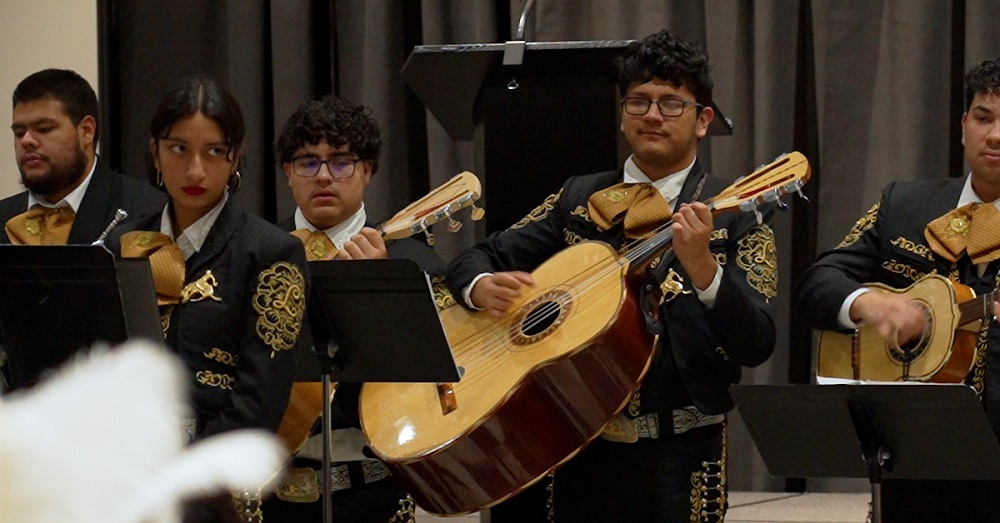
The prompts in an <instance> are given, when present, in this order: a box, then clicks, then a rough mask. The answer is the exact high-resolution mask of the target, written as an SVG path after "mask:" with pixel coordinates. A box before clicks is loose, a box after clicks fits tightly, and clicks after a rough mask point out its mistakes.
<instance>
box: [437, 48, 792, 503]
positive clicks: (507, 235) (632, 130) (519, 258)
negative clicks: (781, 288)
mask: <svg viewBox="0 0 1000 523" xmlns="http://www.w3.org/2000/svg"><path fill="white" fill-rule="evenodd" d="M709 68H710V67H709V62H708V58H707V57H706V56H705V54H704V52H703V51H702V49H701V48H700V47H698V46H696V45H693V44H691V43H689V42H686V41H683V40H680V39H678V38H676V37H674V36H673V35H671V34H669V33H668V32H666V31H662V32H660V33H657V34H654V35H651V36H649V37H647V38H645V39H643V40H642V41H641V42H637V43H635V44H633V45H632V46H631V47H630V48H629V49H628V51H627V52H626V54H625V56H624V58H623V60H622V61H621V63H620V66H619V80H618V84H619V89H620V94H621V96H622V98H621V101H620V108H621V126H620V129H621V132H622V133H623V134H624V135H625V138H626V140H627V141H628V143H629V145H630V146H631V149H632V155H631V156H629V157H628V159H627V160H626V161H625V162H624V165H623V166H622V168H621V169H618V170H616V171H609V172H602V173H596V174H589V175H584V176H575V177H572V178H570V179H568V180H567V181H566V183H565V184H564V185H563V188H562V190H561V191H560V192H559V193H558V194H555V195H552V196H550V197H549V198H547V199H546V201H545V202H544V203H543V204H542V205H541V206H539V208H538V209H535V210H534V211H533V212H531V213H530V214H529V215H528V216H527V217H526V218H525V219H523V220H521V221H520V222H518V223H516V224H514V225H512V226H511V227H510V228H508V229H507V230H505V231H503V232H500V233H498V234H495V235H493V236H491V237H490V238H488V239H487V240H486V241H485V242H483V243H481V244H479V245H477V246H475V247H473V248H472V249H470V250H468V251H466V252H464V253H463V254H461V255H460V256H458V257H457V258H456V259H455V260H454V261H453V262H452V263H451V265H449V267H448V274H447V282H448V286H449V287H450V289H451V291H452V294H453V295H454V296H456V297H459V296H461V297H463V298H464V302H465V305H466V306H468V307H471V308H475V309H481V310H485V311H488V313H490V314H493V315H494V316H497V317H502V316H505V315H506V314H507V313H508V312H509V311H508V309H509V307H510V306H511V304H512V303H513V301H514V299H515V298H516V297H518V296H519V295H521V294H523V293H530V292H532V289H531V287H532V286H533V285H535V282H534V279H533V278H532V276H531V275H530V274H529V272H528V271H532V270H534V269H535V268H536V267H538V266H539V265H540V264H541V263H542V262H544V261H545V260H547V259H548V258H550V257H552V256H553V255H555V254H556V253H558V252H560V251H562V250H563V249H566V248H567V247H569V246H570V245H573V244H576V243H578V242H580V241H583V240H600V241H604V242H606V243H608V244H609V245H611V246H612V247H614V248H615V249H620V248H622V247H623V246H625V245H627V244H628V243H629V242H634V241H636V240H639V239H641V238H645V237H647V236H648V234H650V232H652V231H653V230H654V229H656V228H657V227H658V226H662V225H664V224H666V223H668V221H669V222H672V225H669V227H672V229H673V233H674V240H673V254H674V255H676V256H675V257H673V258H671V257H668V256H665V257H663V259H662V260H658V261H659V263H658V264H657V266H656V267H655V268H654V269H653V271H652V275H651V281H650V282H649V283H650V284H652V285H653V286H654V287H660V286H661V284H662V283H667V284H669V285H667V286H665V287H666V288H668V289H674V291H675V292H668V293H666V294H665V295H664V297H663V299H662V300H661V301H660V305H659V310H658V312H659V319H658V321H656V322H655V323H657V325H656V327H655V329H654V330H657V331H658V332H659V338H658V342H657V343H655V345H651V346H650V348H649V350H650V351H651V352H652V353H653V357H652V363H651V365H650V368H649V370H648V372H647V374H646V376H645V378H644V379H643V380H642V383H641V386H640V387H639V388H638V391H637V392H635V393H634V394H633V395H632V397H631V398H630V399H629V400H628V401H627V405H626V408H625V409H624V410H623V411H622V412H621V413H620V414H618V417H617V418H615V419H614V420H613V421H612V423H611V424H609V425H608V428H607V429H606V430H604V432H603V433H602V434H601V435H600V437H598V438H596V439H595V440H594V441H593V442H591V443H590V444H589V445H588V446H586V447H585V448H583V450H582V451H580V452H579V454H577V455H576V456H574V457H572V458H571V459H570V460H569V461H568V462H567V463H566V464H565V465H563V466H562V467H561V468H559V469H557V470H556V471H555V475H554V483H553V490H552V492H553V501H554V503H553V504H552V507H551V508H552V509H553V510H554V512H553V514H552V515H553V516H554V518H555V521H557V522H574V523H579V522H608V521H629V522H665V521H690V522H709V521H711V522H717V521H722V519H723V517H724V516H725V511H726V482H725V477H726V476H725V461H726V444H725V441H726V436H725V434H726V428H725V427H726V423H725V418H726V413H727V412H728V411H730V410H731V409H732V408H733V400H732V398H731V397H730V395H729V385H731V384H732V383H736V382H738V381H739V380H740V372H741V370H740V369H741V368H742V367H743V366H755V365H759V364H761V363H763V362H764V361H765V360H767V358H768V357H769V356H770V355H771V353H772V351H773V350H774V340H775V329H774V320H773V316H774V303H773V301H772V300H771V298H773V297H774V295H775V291H776V285H777V280H776V277H775V274H776V260H775V257H774V236H773V232H772V230H771V228H770V227H769V223H770V220H771V215H772V214H773V209H772V208H765V209H762V211H763V212H762V222H761V223H758V222H757V221H756V220H755V218H754V216H753V215H749V214H739V213H728V214H723V215H719V216H715V217H713V215H712V212H711V211H710V210H709V208H708V207H707V206H706V205H705V204H704V203H701V201H703V200H705V199H706V198H708V197H711V196H712V195H714V194H717V193H718V192H720V191H721V190H722V189H724V188H725V187H727V186H728V185H729V184H730V182H728V181H726V180H723V179H720V178H716V177H714V176H711V175H709V174H708V173H706V172H705V171H704V169H703V168H702V165H701V163H700V162H699V161H698V143H699V140H700V139H701V138H703V137H705V135H706V134H707V132H708V126H709V124H710V123H711V121H712V119H713V118H714V117H715V111H714V110H713V107H712V103H711V102H712V80H711V78H710V76H709ZM632 197H634V198H635V199H636V200H635V202H634V203H632V204H626V203H620V202H627V201H628V200H626V198H632ZM640 202H642V203H640ZM625 207H627V209H625ZM640 207H643V208H645V209H650V212H649V213H645V216H629V214H630V213H632V212H633V209H639V208H640ZM750 252H760V253H767V256H766V259H765V260H763V263H762V264H761V265H763V266H754V267H751V266H749V265H748V262H747V260H749V259H751V258H752V257H751V256H749V255H748V254H749V253H750ZM459 301H462V300H459ZM584 305H585V304H580V305H579V306H584ZM654 308H655V307H654ZM584 350H586V349H584ZM595 393H600V391H597V390H595ZM570 399H572V398H570ZM575 401H578V402H584V401H588V400H587V399H586V398H576V399H575ZM543 421H544V420H539V423H542V422H543ZM538 444H539V445H545V438H544V436H539V440H538Z"/></svg>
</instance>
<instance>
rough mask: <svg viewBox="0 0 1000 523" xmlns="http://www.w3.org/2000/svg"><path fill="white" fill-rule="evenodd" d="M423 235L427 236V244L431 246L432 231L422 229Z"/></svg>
mask: <svg viewBox="0 0 1000 523" xmlns="http://www.w3.org/2000/svg"><path fill="white" fill-rule="evenodd" d="M424 235H426V236H427V245H430V246H431V247H433V246H434V233H432V232H431V230H430V229H427V230H425V231H424Z"/></svg>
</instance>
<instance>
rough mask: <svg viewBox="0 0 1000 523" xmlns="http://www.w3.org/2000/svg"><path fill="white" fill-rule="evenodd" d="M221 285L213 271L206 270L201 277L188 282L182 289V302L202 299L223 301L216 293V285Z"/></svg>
mask: <svg viewBox="0 0 1000 523" xmlns="http://www.w3.org/2000/svg"><path fill="white" fill-rule="evenodd" d="M218 285H219V282H218V281H216V279H215V275H214V274H212V271H205V274H202V275H201V278H198V279H197V280H195V281H193V282H191V283H189V284H187V285H185V286H184V288H183V289H181V303H191V302H195V301H202V300H215V301H222V298H219V297H218V296H216V295H215V287H217V286H218Z"/></svg>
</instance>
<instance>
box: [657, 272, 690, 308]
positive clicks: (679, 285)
mask: <svg viewBox="0 0 1000 523" xmlns="http://www.w3.org/2000/svg"><path fill="white" fill-rule="evenodd" d="M681 294H691V291H690V290H684V278H683V277H681V275H680V274H677V273H676V272H675V271H674V270H673V269H669V270H667V274H665V275H664V276H663V281H662V282H660V305H663V304H664V303H666V302H668V301H671V300H673V299H674V298H676V297H677V296H679V295H681Z"/></svg>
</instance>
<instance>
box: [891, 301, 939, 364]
mask: <svg viewBox="0 0 1000 523" xmlns="http://www.w3.org/2000/svg"><path fill="white" fill-rule="evenodd" d="M916 304H917V306H918V307H920V308H921V309H923V310H924V314H926V315H927V326H926V327H925V328H924V333H923V335H922V336H920V338H918V339H916V340H913V341H909V342H906V343H903V344H901V345H900V347H898V348H897V347H893V346H892V344H889V355H890V357H891V358H892V360H893V361H895V362H896V363H897V364H899V365H910V364H912V363H913V362H915V361H917V360H918V359H920V358H921V357H922V356H923V355H924V353H926V352H927V346H928V344H929V342H930V334H931V333H932V332H934V314H933V311H932V310H931V307H930V305H928V304H927V303H924V302H922V301H917V302H916Z"/></svg>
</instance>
